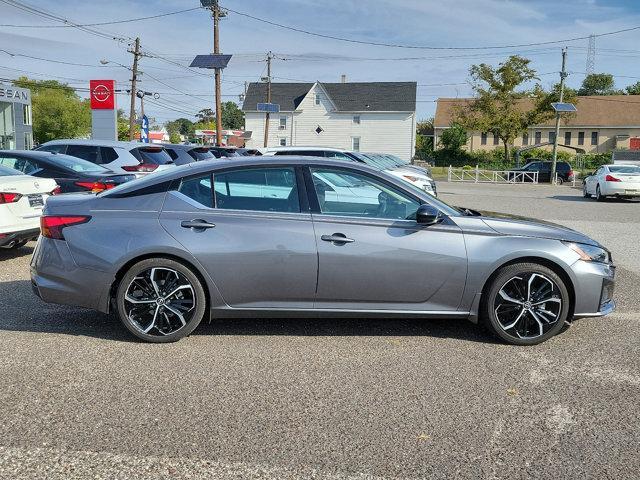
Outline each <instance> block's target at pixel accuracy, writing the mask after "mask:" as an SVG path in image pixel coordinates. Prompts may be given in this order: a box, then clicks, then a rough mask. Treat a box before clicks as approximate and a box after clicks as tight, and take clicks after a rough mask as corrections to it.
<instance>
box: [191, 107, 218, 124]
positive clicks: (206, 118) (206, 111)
mask: <svg viewBox="0 0 640 480" xmlns="http://www.w3.org/2000/svg"><path fill="white" fill-rule="evenodd" d="M196 118H197V119H198V120H199V121H200V122H212V121H213V120H214V119H215V118H216V115H215V113H214V112H213V110H211V109H210V108H203V109H202V110H200V111H199V112H198V113H196Z"/></svg>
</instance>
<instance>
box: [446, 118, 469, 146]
mask: <svg viewBox="0 0 640 480" xmlns="http://www.w3.org/2000/svg"><path fill="white" fill-rule="evenodd" d="M467 140H468V137H467V131H466V130H465V128H464V127H463V126H462V125H460V124H459V123H455V122H454V123H452V124H451V126H450V127H449V128H447V129H446V130H444V131H443V132H442V134H441V135H440V146H441V147H442V149H443V150H446V151H448V152H451V153H454V154H455V153H459V152H460V151H461V150H462V147H464V146H465V145H466V144H467Z"/></svg>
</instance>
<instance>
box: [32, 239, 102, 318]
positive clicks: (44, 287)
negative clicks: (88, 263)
mask: <svg viewBox="0 0 640 480" xmlns="http://www.w3.org/2000/svg"><path fill="white" fill-rule="evenodd" d="M112 280H113V277H112V276H111V275H110V274H108V273H105V272H100V271H97V270H89V269H87V268H81V267H78V266H77V265H76V263H75V261H74V260H73V257H72V256H71V252H70V251H69V247H68V246H67V243H66V242H65V241H63V240H52V239H50V238H45V237H40V239H39V240H38V244H37V245H36V248H35V250H34V252H33V257H32V259H31V287H32V289H33V291H34V293H35V294H36V295H37V296H38V297H40V298H41V299H42V300H44V301H45V302H48V303H58V304H62V305H74V306H78V307H85V308H91V309H93V310H100V311H102V312H106V311H107V310H108V297H109V289H110V287H111V282H112Z"/></svg>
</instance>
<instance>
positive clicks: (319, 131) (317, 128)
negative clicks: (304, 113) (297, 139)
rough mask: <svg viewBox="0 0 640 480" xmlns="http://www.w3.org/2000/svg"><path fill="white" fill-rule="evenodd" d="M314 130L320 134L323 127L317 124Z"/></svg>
mask: <svg viewBox="0 0 640 480" xmlns="http://www.w3.org/2000/svg"><path fill="white" fill-rule="evenodd" d="M315 132H316V133H317V134H318V135H320V134H321V133H322V132H324V129H323V128H322V127H321V126H320V125H318V126H317V127H316V129H315Z"/></svg>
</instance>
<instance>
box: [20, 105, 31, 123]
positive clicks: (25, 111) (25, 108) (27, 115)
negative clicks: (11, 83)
mask: <svg viewBox="0 0 640 480" xmlns="http://www.w3.org/2000/svg"><path fill="white" fill-rule="evenodd" d="M22 118H23V119H24V120H23V122H24V124H25V125H31V105H22Z"/></svg>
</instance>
